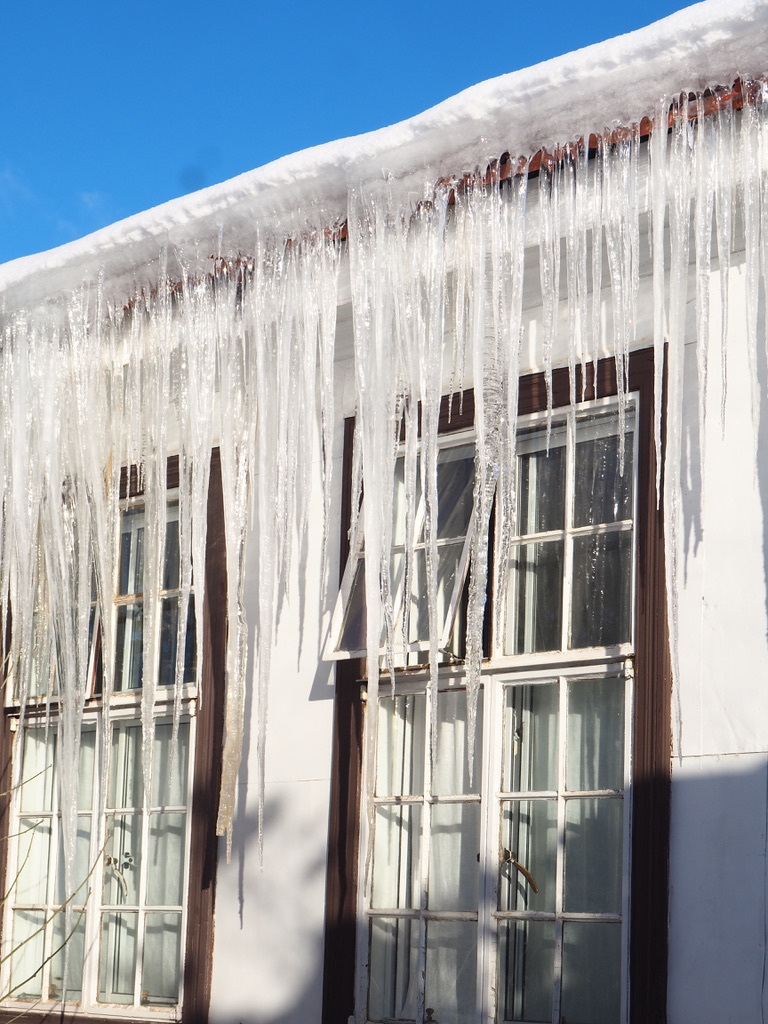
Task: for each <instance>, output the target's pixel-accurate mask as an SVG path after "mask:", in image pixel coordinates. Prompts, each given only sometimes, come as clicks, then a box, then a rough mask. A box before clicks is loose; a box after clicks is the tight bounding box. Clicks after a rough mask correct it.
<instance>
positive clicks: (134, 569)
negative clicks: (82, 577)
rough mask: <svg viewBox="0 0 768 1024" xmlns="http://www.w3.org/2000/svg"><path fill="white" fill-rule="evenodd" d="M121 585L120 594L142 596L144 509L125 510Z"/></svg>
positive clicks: (121, 542) (121, 545)
mask: <svg viewBox="0 0 768 1024" xmlns="http://www.w3.org/2000/svg"><path fill="white" fill-rule="evenodd" d="M119 585H120V589H119V591H118V593H120V594H141V593H142V592H143V590H144V509H143V508H127V509H124V510H123V514H122V534H121V538H120V583H119Z"/></svg>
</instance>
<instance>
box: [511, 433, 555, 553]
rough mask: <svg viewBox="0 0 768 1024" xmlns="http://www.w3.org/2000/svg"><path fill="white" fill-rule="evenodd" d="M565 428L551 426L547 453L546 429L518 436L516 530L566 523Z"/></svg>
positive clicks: (536, 529) (525, 531) (533, 530)
mask: <svg viewBox="0 0 768 1024" xmlns="http://www.w3.org/2000/svg"><path fill="white" fill-rule="evenodd" d="M564 444H565V427H563V426H559V427H558V426H553V427H552V431H551V433H550V440H549V452H547V450H546V446H547V432H546V430H538V429H537V430H535V431H531V432H524V433H522V434H521V435H520V437H519V438H518V459H517V493H518V505H517V509H518V513H517V514H518V532H519V534H520V536H525V535H526V534H529V533H544V532H545V531H547V530H562V529H563V527H564V525H565V448H564V447H563V446H564Z"/></svg>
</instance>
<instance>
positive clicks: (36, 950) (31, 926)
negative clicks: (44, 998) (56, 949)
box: [8, 910, 45, 999]
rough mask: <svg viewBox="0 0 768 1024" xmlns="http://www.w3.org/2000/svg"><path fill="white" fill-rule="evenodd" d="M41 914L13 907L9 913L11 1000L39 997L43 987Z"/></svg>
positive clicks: (42, 915) (43, 919) (42, 919)
mask: <svg viewBox="0 0 768 1024" xmlns="http://www.w3.org/2000/svg"><path fill="white" fill-rule="evenodd" d="M44 925H45V914H44V913H43V911H42V910H17V911H16V912H15V913H14V915H13V951H12V953H11V985H10V990H9V993H8V994H9V995H12V996H13V997H14V999H39V998H40V995H41V993H42V990H43V971H42V967H41V964H42V962H43V940H44V935H45V932H44Z"/></svg>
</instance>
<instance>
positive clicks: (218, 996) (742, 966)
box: [210, 753, 768, 1024]
mask: <svg viewBox="0 0 768 1024" xmlns="http://www.w3.org/2000/svg"><path fill="white" fill-rule="evenodd" d="M275 788H278V787H275ZM304 798H305V799H304V800H301V799H297V798H296V795H295V794H294V795H293V796H292V797H291V800H290V805H289V802H288V800H287V799H285V798H284V797H282V796H280V795H277V794H271V795H270V797H269V799H268V802H267V807H266V828H265V853H264V869H263V871H260V870H259V866H258V830H257V824H256V814H255V809H254V811H253V812H252V813H249V814H248V816H247V817H246V819H245V820H244V821H242V823H241V825H240V826H239V828H238V832H239V837H238V838H239V841H240V842H242V843H243V844H244V848H245V851H246V856H245V873H244V884H245V901H246V902H245V914H244V923H243V927H242V929H241V928H240V927H239V923H238V919H237V908H236V899H235V900H233V897H235V894H236V879H235V878H234V877H233V876H234V875H236V873H237V872H236V867H235V865H234V864H232V865H229V866H227V865H224V864H222V868H221V871H220V881H219V891H218V895H217V905H218V908H219V910H218V914H217V931H216V943H217V947H216V957H215V976H214V1000H213V1004H212V1011H211V1017H210V1019H211V1022H212V1024H320V1022H321V1018H322V974H323V920H322V904H323V893H324V888H325V842H326V840H325V834H326V822H325V820H324V818H322V820H320V819H321V816H320V815H318V814H315V815H313V814H312V807H311V803H312V794H311V793H306V794H304ZM767 809H768V755H766V754H764V753H761V754H749V755H739V756H728V757H721V758H714V757H711V758H700V759H696V760H695V761H694V760H693V759H688V760H686V761H685V762H684V763H683V764H682V765H680V764H678V763H676V764H675V766H674V769H673V783H672V815H671V819H672V820H671V843H670V847H671V848H670V906H669V922H670V924H669V988H668V1010H669V1015H668V1024H690V1022H691V1021H696V1022H697V1024H729V1022H733V1024H760V1022H764V1021H765V1020H766V1019H768V993H766V979H765V973H766V937H767V928H768V919H767V917H766V885H767V881H768V877H767V874H766V811H767ZM654 839H655V837H654V836H647V837H643V838H642V840H641V841H638V843H637V844H636V846H635V857H639V856H641V854H642V850H643V844H646V848H647V850H648V853H649V854H650V852H651V848H652V845H653V843H654ZM222 861H223V858H222ZM529 867H530V868H531V870H533V871H534V873H536V872H535V865H533V864H531V865H529ZM329 953H330V956H331V957H333V955H334V951H333V949H331V950H330V951H329ZM440 1019H441V1020H442V1018H440ZM342 1024H346V1018H345V1021H343V1022H342Z"/></svg>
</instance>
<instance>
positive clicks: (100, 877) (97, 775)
mask: <svg viewBox="0 0 768 1024" xmlns="http://www.w3.org/2000/svg"><path fill="white" fill-rule="evenodd" d="M108 751H109V745H108V744H107V741H106V738H105V735H104V725H103V720H102V717H101V715H99V716H98V717H97V719H96V743H95V749H94V768H93V775H94V778H93V799H92V802H91V836H92V837H93V838H92V840H91V853H90V863H89V868H90V867H91V866H92V867H93V875H92V876H91V884H90V885H89V886H88V887H87V890H86V902H85V906H86V911H85V920H84V930H85V943H84V952H85V957H84V961H83V982H82V984H83V990H82V991H83V1004H84V1005H86V1006H88V1005H91V1006H93V1005H95V1004H96V1002H97V999H98V981H99V956H100V952H101V904H102V899H103V892H104V858H105V857H106V835H107V830H106V815H105V814H104V813H103V810H102V809H103V808H104V807H105V805H106V793H105V792H103V778H102V777H103V776H104V777H106V776H105V774H104V772H103V771H102V765H104V764H105V761H106V757H107V753H108ZM88 890H90V893H91V895H90V896H89V895H88ZM89 950H90V951H92V952H91V953H90V954H89Z"/></svg>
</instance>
